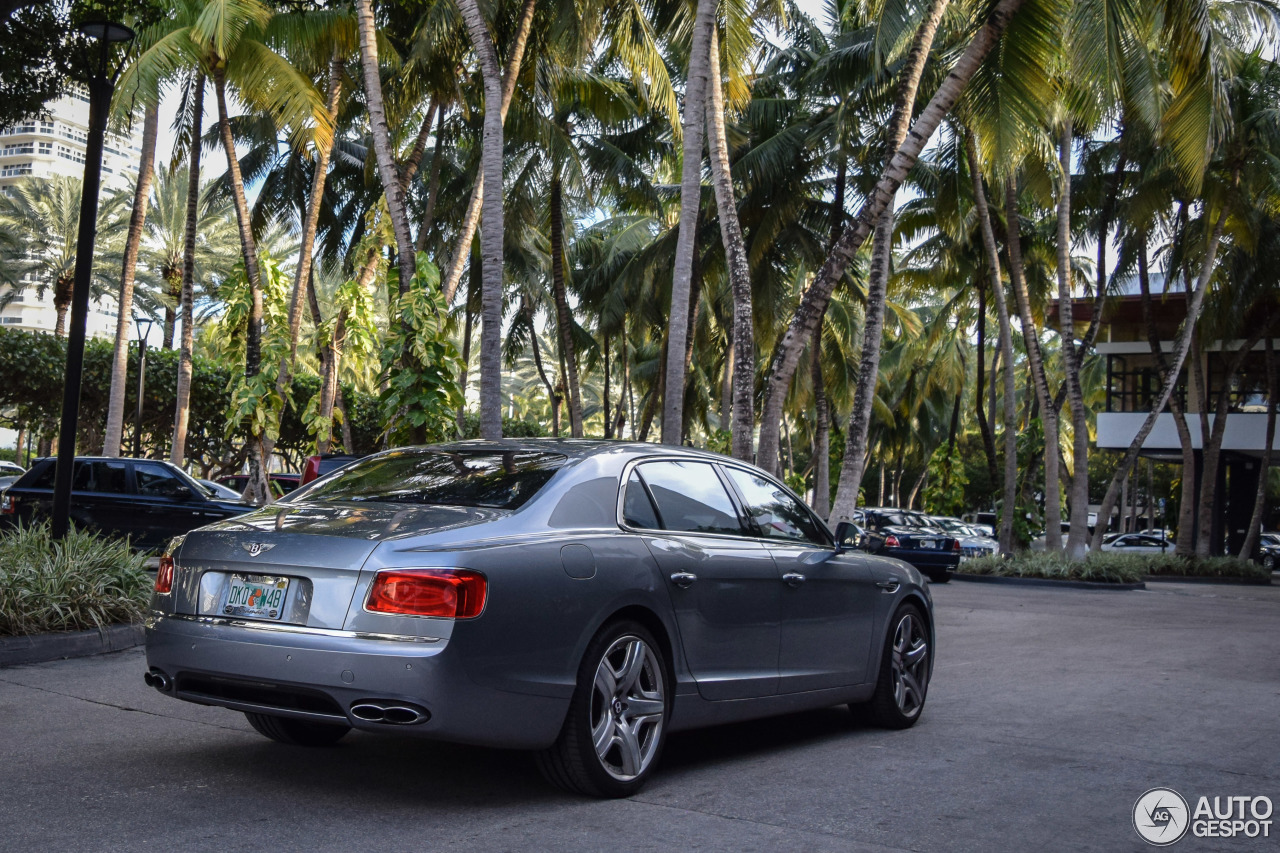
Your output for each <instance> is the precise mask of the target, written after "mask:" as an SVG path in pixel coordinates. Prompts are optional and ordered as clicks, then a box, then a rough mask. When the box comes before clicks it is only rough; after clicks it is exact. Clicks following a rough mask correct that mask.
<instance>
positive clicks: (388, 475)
mask: <svg viewBox="0 0 1280 853" xmlns="http://www.w3.org/2000/svg"><path fill="white" fill-rule="evenodd" d="M565 461H566V459H565V457H564V456H563V455H562V454H559V453H547V452H544V451H537V450H518V451H517V450H512V451H506V452H495V451H492V450H483V451H470V452H468V451H455V452H443V451H438V450H433V451H421V450H406V451H393V452H391V453H385V454H379V455H378V456H374V457H372V458H369V459H366V460H364V461H362V462H358V463H356V464H355V465H352V466H351V467H350V468H348V469H346V470H345V471H343V472H342V473H341V474H338V475H336V476H335V477H334V478H333V479H331V480H316V481H315V483H314V484H313V485H308V486H306V487H304V488H303V489H299V490H298V491H297V492H296V493H295V494H296V497H294V498H293V500H295V501H351V502H357V503H363V502H381V503H407V504H431V505H435V506H472V507H488V508H491V509H519V508H520V507H522V506H524V505H525V504H526V503H527V502H528V501H529V499H530V498H532V497H533V496H534V495H535V494H537V493H538V490H539V489H541V488H542V487H543V486H544V485H546V483H547V481H548V480H550V479H551V478H552V477H553V476H555V473H556V471H558V470H560V468H561V466H563V465H564V463H565Z"/></svg>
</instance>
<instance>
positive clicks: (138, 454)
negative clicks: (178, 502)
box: [133, 316, 151, 459]
mask: <svg viewBox="0 0 1280 853" xmlns="http://www.w3.org/2000/svg"><path fill="white" fill-rule="evenodd" d="M133 322H134V325H136V326H137V327H138V408H137V411H135V412H134V415H133V458H134V459H141V458H142V395H143V393H144V392H145V391H146V388H147V337H148V336H149V335H150V334H151V318H150V317H136V316H135V317H134V318H133Z"/></svg>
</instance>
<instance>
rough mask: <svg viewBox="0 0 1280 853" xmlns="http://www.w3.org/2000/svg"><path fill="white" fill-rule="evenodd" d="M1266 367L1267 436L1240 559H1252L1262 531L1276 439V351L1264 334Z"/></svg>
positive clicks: (1268, 336)
mask: <svg viewBox="0 0 1280 853" xmlns="http://www.w3.org/2000/svg"><path fill="white" fill-rule="evenodd" d="M1266 346H1267V349H1266V353H1267V354H1266V368H1267V438H1266V443H1265V444H1264V445H1262V462H1261V464H1260V467H1259V471H1258V490H1257V492H1255V493H1254V496H1253V513H1252V514H1251V515H1250V516H1249V529H1248V532H1247V533H1246V534H1245V537H1244V544H1242V545H1241V546H1240V553H1239V554H1237V555H1236V556H1238V557H1239V558H1240V559H1241V560H1252V559H1253V555H1254V552H1256V551H1257V550H1258V536H1259V534H1260V533H1261V531H1262V522H1263V516H1264V515H1265V514H1266V511H1267V472H1268V471H1270V470H1271V445H1272V444H1273V443H1274V442H1275V440H1276V391H1277V388H1276V353H1275V345H1274V342H1273V341H1272V339H1271V335H1267V336H1266Z"/></svg>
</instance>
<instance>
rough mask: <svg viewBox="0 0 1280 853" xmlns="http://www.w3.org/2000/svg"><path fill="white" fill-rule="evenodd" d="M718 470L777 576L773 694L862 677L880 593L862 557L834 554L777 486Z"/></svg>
mask: <svg viewBox="0 0 1280 853" xmlns="http://www.w3.org/2000/svg"><path fill="white" fill-rule="evenodd" d="M724 470H725V472H726V474H727V475H728V477H729V480H730V482H732V484H733V486H734V488H736V489H737V491H738V494H739V496H740V497H741V498H742V502H743V504H744V506H745V507H746V509H747V512H748V514H749V515H750V516H751V519H750V520H751V524H752V527H753V528H754V533H755V534H756V535H758V536H760V537H761V538H762V539H763V541H764V545H765V548H766V549H767V550H768V551H769V553H770V555H771V556H772V557H773V560H774V562H775V563H776V564H777V571H778V574H779V576H780V578H781V580H782V582H783V593H782V602H781V604H782V626H781V643H780V651H779V657H778V675H779V682H778V692H780V693H799V692H802V691H805V690H820V689H822V688H826V687H844V686H847V685H850V684H861V683H863V682H864V681H866V680H867V678H868V664H869V658H870V654H871V633H872V628H873V624H874V620H875V606H876V602H877V597H878V596H879V595H881V591H880V589H879V588H878V587H876V586H875V582H874V579H873V578H872V577H871V572H870V570H869V569H868V568H867V565H866V560H865V558H863V557H861V556H860V555H858V554H854V553H843V554H837V553H835V545H834V542H833V541H832V539H831V537H830V536H829V535H828V534H827V531H826V529H825V528H824V527H823V526H822V524H821V523H819V522H818V520H817V519H816V518H815V517H814V516H813V513H811V512H810V511H809V509H808V508H807V507H806V506H804V504H802V503H800V501H798V500H796V499H795V497H794V496H792V495H791V493H790V492H788V491H787V490H786V489H784V488H783V487H782V486H780V485H778V484H777V483H775V482H773V481H772V480H769V479H767V478H765V477H763V476H761V475H760V474H758V473H756V472H753V471H748V470H746V469H744V468H737V467H734V466H730V465H726V466H724Z"/></svg>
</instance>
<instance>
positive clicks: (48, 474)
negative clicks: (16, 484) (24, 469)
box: [22, 462, 58, 489]
mask: <svg viewBox="0 0 1280 853" xmlns="http://www.w3.org/2000/svg"><path fill="white" fill-rule="evenodd" d="M57 467H58V466H57V465H55V464H54V463H53V462H49V463H48V464H46V465H45V466H44V467H43V468H41V469H40V470H39V472H36V470H35V469H34V468H32V469H31V472H32V473H35V476H34V477H31V478H30V480H28V482H25V483H23V484H22V487H23V488H24V489H52V488H53V472H54V470H55V469H56V468H57ZM28 476H29V477H30V473H28Z"/></svg>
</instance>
